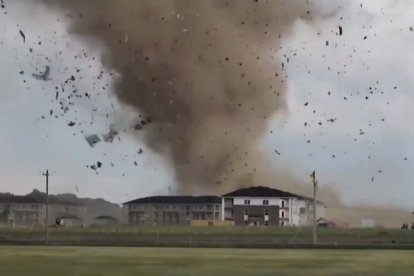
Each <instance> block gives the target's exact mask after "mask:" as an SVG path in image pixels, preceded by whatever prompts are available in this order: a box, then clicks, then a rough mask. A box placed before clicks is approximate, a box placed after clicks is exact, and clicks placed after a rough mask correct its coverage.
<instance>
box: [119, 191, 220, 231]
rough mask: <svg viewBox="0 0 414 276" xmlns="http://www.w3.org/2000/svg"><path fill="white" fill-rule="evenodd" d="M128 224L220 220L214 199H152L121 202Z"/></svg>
mask: <svg viewBox="0 0 414 276" xmlns="http://www.w3.org/2000/svg"><path fill="white" fill-rule="evenodd" d="M124 210H125V212H126V213H127V216H128V223H129V224H130V225H174V224H176V225H179V224H181V225H186V224H188V225H189V224H191V223H192V221H210V222H211V223H213V222H214V221H220V220H221V199H220V198H219V197H217V196H152V197H145V198H139V199H136V200H133V201H129V202H126V203H124Z"/></svg>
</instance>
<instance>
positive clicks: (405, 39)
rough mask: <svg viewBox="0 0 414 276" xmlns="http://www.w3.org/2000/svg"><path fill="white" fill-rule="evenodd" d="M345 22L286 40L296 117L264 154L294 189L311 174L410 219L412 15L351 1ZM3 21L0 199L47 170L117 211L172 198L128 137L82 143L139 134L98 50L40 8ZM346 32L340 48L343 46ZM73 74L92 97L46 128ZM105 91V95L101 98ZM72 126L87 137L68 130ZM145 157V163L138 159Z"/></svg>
mask: <svg viewBox="0 0 414 276" xmlns="http://www.w3.org/2000/svg"><path fill="white" fill-rule="evenodd" d="M332 2H335V1H332ZM361 2H363V8H361V7H360V4H361ZM6 3H7V2H6ZM26 3H27V2H26ZM338 10H339V14H338V15H337V16H334V17H333V18H330V19H320V20H318V21H317V22H315V23H314V24H313V25H311V26H310V25H306V24H305V23H304V22H297V24H296V25H295V26H294V29H293V31H292V33H291V35H290V36H289V37H285V40H286V43H285V47H284V50H283V53H281V54H285V55H286V57H289V63H287V62H286V65H287V70H288V75H289V77H288V79H289V93H288V106H289V108H288V110H287V111H286V112H284V113H283V114H277V115H276V116H275V118H274V120H273V122H272V123H271V124H270V125H269V131H268V134H267V135H266V136H265V137H263V143H262V148H263V150H264V151H265V152H266V153H267V154H268V157H269V159H270V160H272V162H273V163H274V165H275V166H278V167H282V168H283V167H285V168H289V169H290V170H291V171H293V173H294V174H295V175H296V176H297V177H298V178H299V179H306V180H307V179H308V175H309V172H310V171H312V170H313V169H316V170H317V171H318V173H319V179H320V184H321V185H324V186H329V187H332V188H333V189H335V190H337V191H338V192H339V195H340V198H341V199H342V201H343V202H344V203H345V204H348V205H371V206H382V207H385V206H387V207H389V206H392V207H399V208H404V209H409V208H414V202H413V201H412V200H411V199H412V197H413V196H414V185H413V184H412V183H413V180H414V179H413V178H414V173H413V171H414V146H413V143H412V138H413V131H414V126H413V125H412V124H411V121H412V119H413V117H414V111H413V108H412V107H413V106H414V92H413V91H412V87H414V86H413V84H414V71H413V70H412V69H411V65H412V64H413V61H414V53H413V52H412V50H411V49H412V46H413V45H414V31H411V30H410V27H414V22H413V20H412V19H413V18H414V3H413V2H412V1H410V0H381V1H380V0H369V1H349V2H348V5H346V6H341V8H338ZM6 11H7V14H3V13H2V14H0V33H1V34H2V35H1V36H0V61H1V63H0V83H1V84H2V85H1V92H0V152H1V153H2V159H1V160H0V175H1V177H2V184H1V186H0V187H1V189H0V190H1V191H2V192H6V191H10V192H14V193H28V192H30V191H31V190H32V189H33V188H38V189H44V187H43V185H44V179H43V178H42V177H41V172H42V171H43V170H45V169H46V168H49V169H50V170H51V171H53V172H54V175H53V176H52V178H51V192H52V193H58V192H59V193H61V192H72V193H76V186H77V187H78V195H79V196H90V197H104V198H106V199H109V200H112V201H114V202H118V203H119V202H123V201H126V200H129V199H132V198H135V197H139V196H146V195H151V194H167V193H168V192H169V191H170V190H171V189H173V187H174V177H173V172H172V170H171V168H170V167H169V166H168V164H166V163H165V162H163V159H162V157H160V156H157V155H155V154H152V153H151V152H149V150H147V149H146V148H145V145H143V144H142V143H140V142H139V141H137V140H135V139H132V138H131V137H129V135H128V134H127V133H121V139H122V140H121V141H122V142H119V141H115V142H114V143H112V144H106V143H100V144H98V145H97V146H96V147H95V148H90V147H89V146H88V144H87V143H86V142H85V140H84V138H83V136H84V135H85V134H93V133H98V134H102V133H105V132H106V131H107V130H108V127H109V125H110V124H111V123H112V122H114V121H116V122H122V123H121V124H123V125H124V127H125V128H128V127H129V125H128V124H129V123H132V121H130V117H131V116H132V114H129V113H128V112H119V110H120V108H119V104H118V103H117V101H116V99H115V98H114V97H112V96H111V92H110V81H109V80H108V78H107V77H106V76H107V75H108V74H107V73H108V72H106V73H105V74H104V77H103V78H101V79H98V76H99V75H100V71H101V70H104V69H103V68H102V66H101V64H100V58H99V57H100V55H101V52H99V50H96V49H102V48H101V47H95V46H97V45H94V44H93V43H94V42H85V41H79V40H77V39H76V37H74V36H73V35H71V34H70V33H68V30H67V26H66V24H65V20H66V19H65V17H64V16H63V17H62V16H61V15H56V14H53V13H51V12H50V11H46V10H45V9H44V8H42V7H37V8H35V9H33V8H32V7H31V6H30V7H29V6H28V5H26V4H25V1H20V2H15V3H13V4H10V3H7V5H6ZM1 12H3V11H1ZM341 17H342V19H341ZM339 25H341V26H342V27H343V30H344V33H343V35H342V36H338V35H337V34H336V33H337V32H338V26H339ZM20 29H21V30H23V31H24V33H25V35H26V43H23V40H22V37H21V36H20V34H19V30H20ZM365 37H366V39H364V38H365ZM39 41H41V45H39V44H38V42H39ZM326 41H329V45H328V46H326ZM98 46H99V45H98ZM29 48H32V49H33V52H32V53H30V51H29ZM59 51H62V54H61V55H59V54H58V53H59ZM84 53H87V55H88V56H87V57H85V55H84ZM75 56H77V58H74V57H75ZM93 57H95V59H93ZM46 58H47V59H46ZM46 65H49V66H50V68H51V75H50V77H51V78H52V81H48V82H43V81H38V80H36V79H34V78H33V77H32V73H35V72H40V71H42V70H43V69H44V67H45V66H46ZM275 66H279V65H275ZM73 68H78V69H79V70H81V72H82V74H83V79H81V80H77V86H78V89H80V90H83V91H92V92H91V93H94V95H93V96H94V97H92V100H90V101H87V100H84V99H79V100H76V105H75V106H73V107H71V108H70V111H69V113H68V114H66V116H64V117H59V118H58V119H56V118H54V117H50V116H49V110H50V109H53V110H58V109H59V105H58V103H56V101H54V100H53V99H54V95H55V88H54V87H55V84H54V83H55V81H57V80H65V79H67V78H68V77H70V76H71V72H70V70H72V69H73ZM20 71H24V73H23V74H19V72H20ZM114 73H116V72H114ZM24 81H26V82H25V83H24ZM106 84H108V85H109V87H108V88H106V90H103V89H96V87H103V86H105V85H106ZM94 88H95V89H94ZM370 88H371V89H370ZM93 91H94V92H93ZM371 91H372V93H371ZM328 92H330V93H328ZM98 93H99V94H98ZM366 97H368V99H367V98H366ZM345 98H346V99H345ZM111 103H112V104H113V105H114V107H115V109H113V108H112V107H111ZM305 103H308V104H307V105H305ZM96 107H99V109H98V110H96V111H95V108H96ZM123 110H124V109H123ZM106 113H109V114H110V115H111V116H110V118H109V119H107V118H106V116H105V115H106ZM42 115H43V116H45V118H46V119H41V116H42ZM330 119H333V121H334V122H332V121H330ZM71 120H74V121H76V122H80V123H81V125H76V126H75V127H68V126H67V123H68V122H69V121H71ZM91 122H92V123H93V124H91ZM305 123H307V125H306V126H305ZM319 123H321V125H320V124H319ZM82 131H83V132H84V133H82ZM74 134H75V135H74ZM308 141H309V142H308ZM139 148H143V150H144V154H142V155H137V154H136V152H137V150H138V149H139ZM275 149H277V151H279V152H280V153H281V154H280V155H278V154H276V153H275V152H274V150H275ZM97 161H101V162H103V164H104V166H103V168H102V169H101V170H99V174H96V172H95V171H93V170H90V169H88V168H86V166H87V165H90V164H94V163H96V162H97ZM111 162H112V163H113V164H114V167H112V166H110V163H111ZM134 162H137V164H138V166H135V165H134ZM261 184H262V185H271V184H267V183H261ZM272 186H273V185H272Z"/></svg>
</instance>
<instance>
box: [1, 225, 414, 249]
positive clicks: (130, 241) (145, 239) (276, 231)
mask: <svg viewBox="0 0 414 276" xmlns="http://www.w3.org/2000/svg"><path fill="white" fill-rule="evenodd" d="M44 238H45V236H44V229H42V228H33V229H32V228H15V229H12V228H0V245H34V244H37V245H40V244H42V242H43V241H44ZM49 240H50V242H51V245H73V246H79V245H88V246H140V247H152V246H158V247H244V248H276V247H278V246H280V245H295V244H312V229H311V228H302V227H296V228H295V227H189V226H181V227H179V226H157V227H128V226H119V227H100V228H53V227H52V228H51V229H50V235H49ZM318 240H319V242H320V244H325V245H334V246H338V245H347V244H348V245H349V244H352V245H358V246H356V247H354V248H355V249H359V248H361V247H364V246H365V245H381V244H383V245H384V244H385V245H393V246H404V247H405V246H411V247H412V248H414V231H412V230H400V229H380V228H377V229H324V228H321V229H318Z"/></svg>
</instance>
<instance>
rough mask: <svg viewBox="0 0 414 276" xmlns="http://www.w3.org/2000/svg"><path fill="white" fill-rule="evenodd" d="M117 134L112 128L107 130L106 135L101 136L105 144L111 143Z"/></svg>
mask: <svg viewBox="0 0 414 276" xmlns="http://www.w3.org/2000/svg"><path fill="white" fill-rule="evenodd" d="M118 134H119V132H118V131H116V130H114V129H113V128H112V127H111V128H110V129H109V131H108V133H106V134H104V135H103V140H104V142H106V143H112V142H113V141H114V139H115V137H116V136H117V135H118Z"/></svg>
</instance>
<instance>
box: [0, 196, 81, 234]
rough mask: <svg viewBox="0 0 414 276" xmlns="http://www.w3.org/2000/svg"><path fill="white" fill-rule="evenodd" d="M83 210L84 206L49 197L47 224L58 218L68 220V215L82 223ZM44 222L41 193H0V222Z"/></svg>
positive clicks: (23, 223) (44, 208)
mask: <svg viewBox="0 0 414 276" xmlns="http://www.w3.org/2000/svg"><path fill="white" fill-rule="evenodd" d="M85 211H86V208H85V207H84V206H81V205H78V204H74V203H71V202H65V201H60V200H56V199H53V198H51V199H50V201H49V221H48V224H49V225H52V224H56V222H57V221H59V220H61V221H68V217H71V220H76V221H77V224H82V221H83V217H84V214H85ZM63 219H65V220H63ZM45 223H46V204H45V197H44V196H42V194H40V193H31V194H29V195H25V196H16V195H12V194H1V195H0V224H3V225H12V226H33V225H44V224H45Z"/></svg>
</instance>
